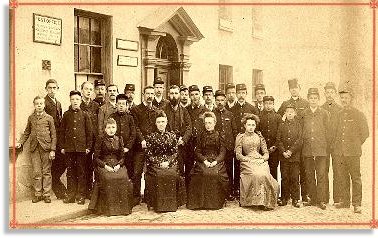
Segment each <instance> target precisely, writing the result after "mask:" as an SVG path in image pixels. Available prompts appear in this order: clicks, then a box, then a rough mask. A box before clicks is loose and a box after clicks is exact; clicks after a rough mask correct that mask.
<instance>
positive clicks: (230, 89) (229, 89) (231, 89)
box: [226, 83, 237, 112]
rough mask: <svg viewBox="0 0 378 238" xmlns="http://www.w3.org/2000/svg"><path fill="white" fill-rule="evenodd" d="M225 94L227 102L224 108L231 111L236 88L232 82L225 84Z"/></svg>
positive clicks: (234, 102) (234, 100) (234, 101)
mask: <svg viewBox="0 0 378 238" xmlns="http://www.w3.org/2000/svg"><path fill="white" fill-rule="evenodd" d="M226 96H227V104H226V109H227V110H229V111H230V112H233V107H234V106H235V104H236V101H237V100H236V88H235V85H234V84H233V83H228V84H226Z"/></svg>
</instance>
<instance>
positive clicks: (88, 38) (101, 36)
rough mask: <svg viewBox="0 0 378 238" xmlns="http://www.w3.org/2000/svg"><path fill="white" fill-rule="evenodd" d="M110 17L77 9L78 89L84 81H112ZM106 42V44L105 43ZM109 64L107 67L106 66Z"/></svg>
mask: <svg viewBox="0 0 378 238" xmlns="http://www.w3.org/2000/svg"><path fill="white" fill-rule="evenodd" d="M108 18H109V17H106V16H104V15H100V14H97V13H90V12H86V11H81V10H75V18H74V72H75V88H76V89H78V88H79V87H80V85H81V84H82V83H83V82H84V81H91V82H93V81H94V80H95V79H99V78H104V79H105V82H107V83H109V82H110V75H109V74H110V69H108V68H109V67H108V66H110V65H111V64H109V63H106V62H107V61H109V60H110V50H109V46H105V45H110V43H111V40H110V39H111V38H109V36H107V34H106V31H107V30H109V28H110V27H108V25H109V23H110V21H108V20H109V19H108ZM105 42H106V44H105ZM105 65H107V67H104V66H105Z"/></svg>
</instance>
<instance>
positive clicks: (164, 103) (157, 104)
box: [152, 98, 169, 110]
mask: <svg viewBox="0 0 378 238" xmlns="http://www.w3.org/2000/svg"><path fill="white" fill-rule="evenodd" d="M168 103H169V101H168V100H166V99H164V98H162V99H161V101H160V102H158V101H156V98H154V100H153V101H152V105H153V106H154V107H156V108H158V109H160V110H164V108H165V107H166V106H167V104H168Z"/></svg>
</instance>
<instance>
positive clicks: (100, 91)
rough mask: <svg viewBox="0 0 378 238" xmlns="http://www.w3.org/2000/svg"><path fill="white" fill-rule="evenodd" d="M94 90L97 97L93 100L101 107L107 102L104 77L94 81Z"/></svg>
mask: <svg viewBox="0 0 378 238" xmlns="http://www.w3.org/2000/svg"><path fill="white" fill-rule="evenodd" d="M94 91H95V94H96V98H95V99H94V100H93V101H95V102H97V103H98V105H99V106H100V107H101V106H102V105H104V104H105V101H106V100H105V95H106V85H105V82H104V81H103V80H102V79H96V80H95V83H94Z"/></svg>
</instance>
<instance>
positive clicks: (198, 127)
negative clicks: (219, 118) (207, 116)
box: [187, 105, 208, 138]
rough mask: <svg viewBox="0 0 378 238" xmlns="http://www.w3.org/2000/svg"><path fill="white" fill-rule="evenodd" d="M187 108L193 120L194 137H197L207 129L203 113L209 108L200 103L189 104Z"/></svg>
mask: <svg viewBox="0 0 378 238" xmlns="http://www.w3.org/2000/svg"><path fill="white" fill-rule="evenodd" d="M187 110H188V113H189V116H190V119H191V121H192V137H193V138H197V137H198V136H199V135H200V134H201V133H202V131H204V130H205V125H204V123H203V118H202V115H203V114H204V113H205V112H207V111H208V110H207V109H206V108H205V107H204V106H202V105H199V106H198V107H193V105H189V106H188V107H187Z"/></svg>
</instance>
